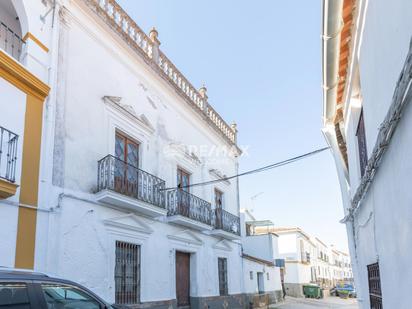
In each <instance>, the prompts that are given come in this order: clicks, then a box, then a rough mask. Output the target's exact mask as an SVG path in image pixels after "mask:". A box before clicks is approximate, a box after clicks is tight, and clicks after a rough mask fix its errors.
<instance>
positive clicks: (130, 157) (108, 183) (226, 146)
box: [0, 0, 271, 308]
mask: <svg viewBox="0 0 412 309" xmlns="http://www.w3.org/2000/svg"><path fill="white" fill-rule="evenodd" d="M0 20H1V21H2V23H1V27H2V28H1V31H2V32H1V35H0V40H1V42H0V73H1V80H0V88H1V91H0V105H1V111H2V112H1V113H0V126H1V127H2V129H1V137H2V139H1V141H2V142H1V146H2V148H1V164H2V165H1V169H0V197H1V201H0V204H1V205H0V206H2V207H0V223H2V224H0V236H1V238H2V239H3V240H4V241H2V242H1V243H0V265H2V266H10V267H12V266H17V267H21V268H34V269H35V270H38V271H44V272H48V273H53V274H55V275H57V276H61V277H64V278H68V279H72V280H75V281H77V282H80V283H82V284H84V285H86V286H87V287H89V288H90V289H92V290H93V291H95V292H96V293H98V294H99V295H101V296H102V297H103V298H105V299H106V300H107V301H109V302H116V303H119V304H126V305H130V304H141V305H140V306H144V307H145V308H165V307H168V308H170V306H171V307H177V306H186V305H189V304H190V306H191V308H204V307H205V306H209V308H221V307H222V305H223V304H225V305H226V306H229V307H230V308H243V306H244V305H245V304H246V303H247V299H249V298H246V297H245V296H244V289H243V273H242V272H241V271H239V270H240V269H242V265H243V264H242V263H243V261H244V258H243V257H242V251H241V243H240V240H241V237H240V219H239V200H238V195H239V192H238V183H237V180H236V179H235V180H231V181H221V182H219V183H216V184H214V185H209V186H196V187H188V186H189V185H191V184H194V183H199V182H204V181H211V180H221V179H222V178H223V177H224V175H233V174H236V173H237V172H238V162H237V160H238V156H239V155H240V153H241V151H240V149H239V148H238V146H237V143H236V134H237V130H236V125H235V124H233V125H228V124H227V123H226V122H225V121H224V120H223V119H222V118H221V117H220V116H219V114H218V113H217V112H216V111H215V110H214V109H213V108H212V106H211V105H209V103H208V100H207V93H206V88H205V87H202V88H201V89H200V90H197V89H195V88H194V87H193V86H192V85H191V84H190V82H189V81H188V80H187V79H186V78H185V77H184V76H183V75H182V73H180V72H179V70H178V69H177V68H176V67H175V65H174V64H173V63H172V62H171V61H170V60H169V59H168V58H167V57H166V55H165V54H163V52H162V51H161V50H160V49H159V45H160V42H159V40H158V38H157V31H156V30H154V29H153V30H152V31H151V32H150V35H149V36H147V35H146V34H145V33H144V32H143V31H142V30H141V29H140V28H139V27H138V26H137V25H136V23H135V22H134V21H133V20H132V19H130V17H129V16H128V15H127V14H126V12H124V11H123V10H122V9H121V8H120V6H119V5H118V4H117V3H116V2H115V1H114V0H73V1H64V0H61V1H47V0H46V1H40V0H39V1H32V0H30V1H29V0H2V1H0ZM3 24H8V26H7V27H8V28H4V27H3ZM29 30H30V32H29ZM4 33H6V34H7V36H6V37H5V36H4V35H3V34H4ZM22 37H23V38H24V40H23V39H21V38H22ZM5 38H6V39H5ZM47 84H49V85H50V86H47ZM49 88H51V89H52V90H51V92H50V94H51V95H50V96H49V97H48V99H47V101H46V103H44V102H45V98H46V97H47V96H48V93H49ZM3 127H4V129H3ZM17 137H18V138H17ZM259 265H260V264H259ZM267 288H271V286H270V285H268V286H267ZM249 296H250V295H248V297H249Z"/></svg>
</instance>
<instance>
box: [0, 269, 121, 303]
mask: <svg viewBox="0 0 412 309" xmlns="http://www.w3.org/2000/svg"><path fill="white" fill-rule="evenodd" d="M0 308H13V309H113V307H111V306H110V305H109V304H107V303H106V302H105V301H104V300H102V299H101V298H100V297H99V296H97V295H96V294H94V293H93V292H92V291H90V290H88V289H87V288H85V287H83V286H81V285H80V284H77V283H75V282H72V281H69V280H64V279H58V278H53V277H50V276H48V275H45V274H42V273H37V272H32V271H29V270H16V269H11V268H0Z"/></svg>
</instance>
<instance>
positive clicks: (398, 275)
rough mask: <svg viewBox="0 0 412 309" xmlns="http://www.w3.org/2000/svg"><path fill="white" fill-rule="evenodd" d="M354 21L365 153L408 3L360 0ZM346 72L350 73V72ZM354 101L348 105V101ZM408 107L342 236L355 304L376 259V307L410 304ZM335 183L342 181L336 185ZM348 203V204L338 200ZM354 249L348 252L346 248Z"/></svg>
mask: <svg viewBox="0 0 412 309" xmlns="http://www.w3.org/2000/svg"><path fill="white" fill-rule="evenodd" d="M359 7H360V9H361V12H365V14H361V19H360V21H359V23H358V25H360V26H362V25H364V27H363V28H360V31H359V37H358V41H357V42H356V46H355V55H356V57H357V58H358V59H357V60H358V63H359V74H360V87H361V94H362V100H361V103H362V106H363V110H364V119H365V128H366V138H367V149H368V153H369V154H371V152H372V150H373V147H374V145H375V142H376V137H377V134H378V128H379V126H380V124H381V122H382V121H383V119H384V117H385V115H386V114H387V112H388V107H389V105H390V104H391V101H392V96H393V93H394V90H395V85H396V82H397V80H398V77H399V75H400V72H401V69H402V67H403V65H404V62H405V58H406V54H407V52H408V49H409V44H410V39H411V34H412V30H411V29H412V19H411V13H410V12H411V11H412V3H411V2H410V1H407V0H404V1H384V0H377V1H360V5H359ZM352 76H353V75H352ZM349 97H350V95H349ZM352 103H353V102H352ZM346 105H347V106H348V108H347V113H346V124H345V132H346V140H347V145H348V159H349V175H350V179H349V182H350V194H351V195H352V196H353V195H354V194H355V192H356V189H357V187H358V185H359V182H360V171H359V159H358V149H357V140H356V136H355V134H356V126H357V123H358V119H359V113H360V109H359V107H358V106H356V105H350V102H349V101H348V102H346ZM411 123H412V109H411V108H410V106H408V108H407V109H406V110H405V112H404V114H403V115H402V119H401V121H400V123H399V126H398V128H397V131H396V133H395V135H394V136H393V138H392V141H391V144H390V145H389V148H388V150H387V152H386V154H385V157H384V159H383V161H382V162H381V166H380V168H379V171H378V172H377V174H376V177H375V179H374V182H373V184H372V185H371V186H370V188H369V191H368V193H367V196H366V199H365V200H364V201H363V202H362V206H361V209H360V210H359V212H358V213H357V215H356V217H355V220H354V223H353V225H354V229H352V227H351V223H348V234H350V235H354V240H355V246H354V247H355V249H356V255H355V254H353V255H352V260H353V263H354V264H355V265H356V268H357V273H358V278H357V279H358V280H357V282H356V285H357V289H358V295H359V299H360V304H361V308H364V309H366V308H369V307H370V306H369V295H368V281H367V265H368V264H371V263H374V262H376V261H378V260H379V264H380V273H381V285H382V293H383V306H384V307H385V308H409V300H408V295H409V290H410V287H411V286H412V279H411V278H412V269H411V267H410V258H409V257H410V256H411V254H412V249H411V247H410V245H409V243H410V242H411V236H410V235H412V225H411V222H412V212H411V207H410V205H411V201H412V191H411V190H410V185H409V183H410V175H411V174H412V161H411V160H410V158H411V156H412V147H410V141H411V139H412V128H411ZM341 186H342V187H345V186H346V184H345V183H343V182H341ZM344 207H349V205H344ZM352 253H353V252H352Z"/></svg>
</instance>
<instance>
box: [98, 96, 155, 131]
mask: <svg viewBox="0 0 412 309" xmlns="http://www.w3.org/2000/svg"><path fill="white" fill-rule="evenodd" d="M102 99H103V102H104V103H105V104H106V105H108V106H110V107H112V108H113V109H115V110H116V111H117V112H119V113H121V114H122V115H124V116H126V117H127V118H129V119H130V120H132V121H133V122H134V123H137V124H139V126H140V127H142V128H143V129H144V130H146V131H147V132H148V133H149V134H153V132H154V131H155V129H154V128H153V126H152V124H151V123H150V122H149V120H148V119H147V117H146V116H145V115H144V114H141V115H140V116H138V115H137V114H136V112H135V110H134V109H133V107H132V106H130V105H126V104H122V103H121V100H122V98H121V97H114V96H104V97H103V98H102Z"/></svg>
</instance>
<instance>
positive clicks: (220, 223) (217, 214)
mask: <svg viewBox="0 0 412 309" xmlns="http://www.w3.org/2000/svg"><path fill="white" fill-rule="evenodd" d="M212 221H213V226H214V228H215V229H219V230H223V231H226V232H229V233H232V234H235V235H239V236H240V218H239V217H238V216H235V215H234V214H231V213H230V212H227V211H226V210H223V209H222V208H216V209H215V210H214V211H213V220H212Z"/></svg>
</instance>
